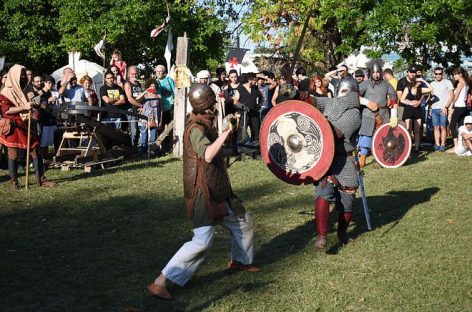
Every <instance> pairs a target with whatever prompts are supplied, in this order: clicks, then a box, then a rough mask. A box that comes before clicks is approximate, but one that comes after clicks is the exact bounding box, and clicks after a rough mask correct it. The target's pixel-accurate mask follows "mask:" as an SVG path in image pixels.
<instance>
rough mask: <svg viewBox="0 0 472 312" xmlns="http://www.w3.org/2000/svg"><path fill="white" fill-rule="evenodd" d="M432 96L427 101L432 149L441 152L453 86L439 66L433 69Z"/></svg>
mask: <svg viewBox="0 0 472 312" xmlns="http://www.w3.org/2000/svg"><path fill="white" fill-rule="evenodd" d="M431 86H432V87H433V92H432V97H431V99H430V101H429V105H431V110H430V112H429V114H430V116H431V118H432V123H433V128H434V150H436V151H441V152H443V151H444V150H445V149H446V147H445V145H446V138H447V128H446V127H447V111H448V108H449V106H450V105H451V103H452V100H453V99H454V87H453V86H452V83H451V81H449V80H448V79H444V71H443V69H442V68H441V67H436V68H435V69H434V81H433V82H431Z"/></svg>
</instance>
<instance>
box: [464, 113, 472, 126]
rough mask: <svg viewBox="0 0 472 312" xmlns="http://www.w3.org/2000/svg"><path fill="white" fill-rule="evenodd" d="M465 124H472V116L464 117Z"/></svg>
mask: <svg viewBox="0 0 472 312" xmlns="http://www.w3.org/2000/svg"><path fill="white" fill-rule="evenodd" d="M465 124H472V116H470V115H469V116H465V118H464V125H465Z"/></svg>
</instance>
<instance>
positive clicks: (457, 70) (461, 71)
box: [452, 67, 469, 83]
mask: <svg viewBox="0 0 472 312" xmlns="http://www.w3.org/2000/svg"><path fill="white" fill-rule="evenodd" d="M452 73H453V74H461V75H462V77H463V78H464V80H465V83H468V82H469V73H468V72H467V71H466V70H465V69H464V68H462V67H456V68H454V69H453V70H452Z"/></svg>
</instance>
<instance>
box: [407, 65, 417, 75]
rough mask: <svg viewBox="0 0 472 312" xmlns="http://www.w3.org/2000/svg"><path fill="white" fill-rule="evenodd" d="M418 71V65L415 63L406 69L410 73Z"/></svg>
mask: <svg viewBox="0 0 472 312" xmlns="http://www.w3.org/2000/svg"><path fill="white" fill-rule="evenodd" d="M417 71H418V67H416V65H411V66H410V68H409V69H408V72H410V73H416V72H417Z"/></svg>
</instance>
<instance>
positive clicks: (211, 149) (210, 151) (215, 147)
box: [205, 127, 231, 163]
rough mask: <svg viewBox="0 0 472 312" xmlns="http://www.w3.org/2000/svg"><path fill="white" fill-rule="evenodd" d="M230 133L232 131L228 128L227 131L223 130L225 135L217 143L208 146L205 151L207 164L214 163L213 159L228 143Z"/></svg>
mask: <svg viewBox="0 0 472 312" xmlns="http://www.w3.org/2000/svg"><path fill="white" fill-rule="evenodd" d="M230 133H231V129H230V128H229V127H228V128H226V129H225V130H223V133H222V134H221V135H220V136H219V137H218V138H217V139H216V140H215V142H213V143H212V144H210V145H208V147H207V148H206V150H205V161H206V162H207V163H211V162H212V161H213V158H215V156H216V155H217V154H218V152H219V151H220V150H221V148H222V147H223V144H224V143H225V141H226V138H227V137H228V135H229V134H230Z"/></svg>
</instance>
